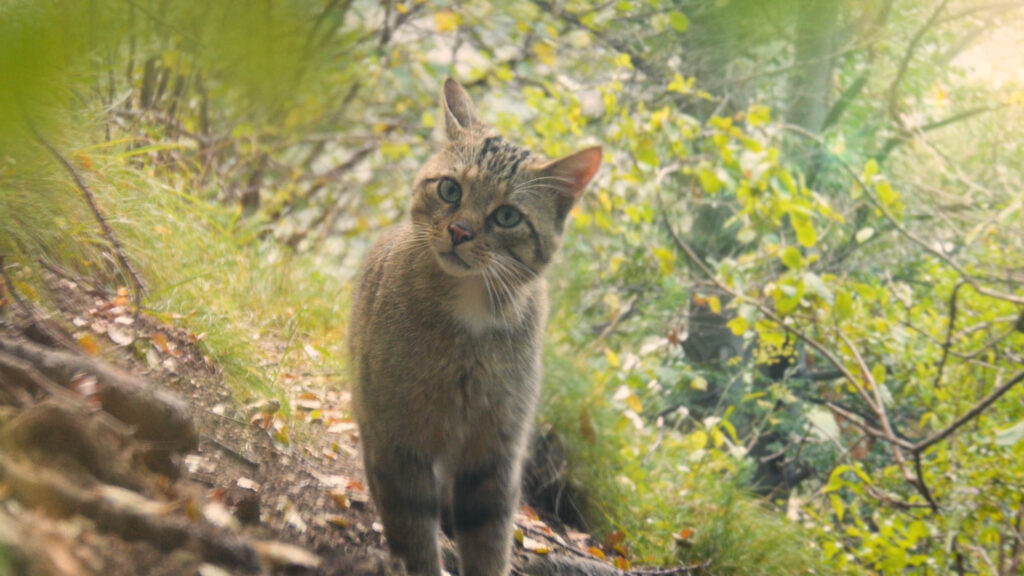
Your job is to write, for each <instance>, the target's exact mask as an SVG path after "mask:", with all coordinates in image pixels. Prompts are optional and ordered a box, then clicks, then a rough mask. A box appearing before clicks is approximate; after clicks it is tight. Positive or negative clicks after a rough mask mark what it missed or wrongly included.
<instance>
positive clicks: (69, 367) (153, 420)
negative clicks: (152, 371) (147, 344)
mask: <svg viewBox="0 0 1024 576" xmlns="http://www.w3.org/2000/svg"><path fill="white" fill-rule="evenodd" d="M0 352H6V353H7V354H8V355H11V356H16V357H18V358H20V359H23V360H25V361H27V362H29V363H31V364H32V365H33V367H34V368H36V369H38V371H39V372H41V373H42V374H44V375H45V376H46V377H48V378H49V379H51V380H53V381H54V382H57V383H58V384H60V385H61V386H64V387H69V386H71V383H72V381H73V379H74V378H75V377H76V376H78V375H79V374H88V375H91V376H94V377H95V378H96V380H97V385H98V397H99V399H100V402H101V404H102V407H103V410H104V411H105V412H107V413H109V414H110V415H111V416H113V417H115V418H117V419H118V420H120V421H121V422H124V423H125V424H128V425H130V426H132V427H134V428H135V430H136V433H137V435H138V437H139V439H141V440H144V441H147V442H150V443H152V444H154V445H157V446H159V447H160V448H162V449H164V450H168V451H180V452H184V451H188V450H193V449H195V448H196V447H197V446H198V435H197V433H196V429H195V424H194V422H193V421H192V416H191V414H190V412H189V409H188V405H187V404H186V403H185V402H184V401H182V400H181V399H180V398H178V397H177V396H175V395H173V394H171V393H169V392H166V391H163V390H159V389H156V388H154V387H153V386H151V385H150V384H149V383H147V382H144V381H142V380H139V379H137V378H135V377H134V376H132V375H131V374H129V373H127V372H125V371H123V370H120V369H118V368H115V367H113V366H111V365H109V364H106V363H105V362H102V361H100V360H96V359H93V358H88V357H85V356H80V355H77V354H73V353H70V352H63V351H59V350H50V349H47V348H43V347H41V346H38V345H36V344H31V343H28V342H16V341H13V340H8V339H5V338H0ZM0 375H3V376H5V377H7V378H12V379H19V380H24V379H25V378H26V376H25V375H24V372H23V371H22V372H21V373H19V371H18V370H17V369H16V368H12V367H11V363H10V362H6V363H0ZM34 382H38V379H35V381H34ZM37 385H38V384H37ZM43 386H45V384H44V385H43ZM47 392H50V393H52V392H53V391H52V390H47Z"/></svg>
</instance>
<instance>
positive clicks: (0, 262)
mask: <svg viewBox="0 0 1024 576" xmlns="http://www.w3.org/2000/svg"><path fill="white" fill-rule="evenodd" d="M0 278H2V279H3V285H4V286H6V287H7V292H8V293H9V294H10V295H11V298H14V301H15V302H17V303H18V306H19V307H21V311H22V312H24V313H25V314H27V315H28V316H32V309H31V308H29V306H28V303H26V302H25V301H24V300H22V299H21V294H19V293H18V291H17V290H16V289H15V288H14V282H11V277H10V276H8V275H7V267H6V266H5V264H4V255H3V254H0Z"/></svg>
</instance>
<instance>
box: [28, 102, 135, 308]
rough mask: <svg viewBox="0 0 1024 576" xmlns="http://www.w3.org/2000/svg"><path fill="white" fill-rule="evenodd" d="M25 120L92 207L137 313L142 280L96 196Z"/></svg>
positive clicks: (62, 157) (72, 168)
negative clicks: (125, 277) (128, 283)
mask: <svg viewBox="0 0 1024 576" xmlns="http://www.w3.org/2000/svg"><path fill="white" fill-rule="evenodd" d="M26 121H27V123H28V127H29V130H31V131H32V135H33V136H34V137H35V139H36V140H37V141H38V142H39V144H41V145H42V146H43V147H44V148H46V149H47V150H48V151H49V152H50V154H52V155H53V157H54V158H56V159H57V160H58V161H59V162H60V163H61V165H63V166H64V169H66V170H67V171H68V173H69V174H71V178H73V179H74V181H75V185H76V186H77V187H78V189H79V190H80V191H81V192H82V195H83V196H85V201H86V202H87V203H88V204H89V208H91V209H92V213H93V216H95V217H96V221H97V222H99V224H100V228H102V229H103V235H104V236H105V237H106V238H107V242H109V243H110V246H111V247H112V248H113V249H114V253H115V254H116V255H117V260H118V262H120V263H121V266H122V267H124V270H125V272H127V273H128V276H129V277H131V280H132V283H133V284H134V288H135V290H134V300H135V313H136V314H138V311H139V310H140V309H141V307H142V296H143V294H145V293H146V286H145V284H143V283H142V280H141V279H139V275H138V274H137V273H136V272H135V268H134V267H133V266H132V264H131V262H129V261H128V257H127V256H125V254H124V249H123V248H122V247H121V242H120V241H118V239H117V236H114V230H113V229H112V228H111V227H110V224H108V223H107V219H106V218H104V216H103V213H102V212H100V209H99V206H97V204H96V197H95V196H94V195H93V193H92V190H90V189H89V187H88V186H86V185H85V181H83V180H82V178H81V176H79V175H78V171H76V170H75V167H74V166H72V165H71V163H70V162H68V161H67V159H66V158H64V156H62V155H61V153H60V152H58V151H57V149H56V148H54V147H53V145H51V144H50V143H49V142H48V141H47V140H46V139H45V138H43V135H42V134H40V133H39V131H38V130H36V127H35V125H33V124H32V122H31V120H29V119H28V118H27V117H26Z"/></svg>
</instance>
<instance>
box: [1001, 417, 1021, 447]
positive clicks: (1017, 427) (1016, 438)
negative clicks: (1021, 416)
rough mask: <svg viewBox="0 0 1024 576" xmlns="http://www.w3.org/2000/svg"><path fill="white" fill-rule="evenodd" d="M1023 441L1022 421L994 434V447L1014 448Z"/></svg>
mask: <svg viewBox="0 0 1024 576" xmlns="http://www.w3.org/2000/svg"><path fill="white" fill-rule="evenodd" d="M1021 440H1024V420H1022V421H1020V422H1018V423H1016V424H1014V425H1013V426H1010V427H1009V428H1003V429H1002V430H999V431H997V432H996V446H1014V445H1016V444H1017V443H1018V442H1020V441H1021Z"/></svg>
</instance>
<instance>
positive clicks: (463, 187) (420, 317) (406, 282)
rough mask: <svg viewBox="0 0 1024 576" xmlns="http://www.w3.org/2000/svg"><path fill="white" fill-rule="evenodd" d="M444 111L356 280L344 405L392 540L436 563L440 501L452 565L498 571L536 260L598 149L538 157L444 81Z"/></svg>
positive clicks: (536, 337)
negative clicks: (396, 214) (427, 152)
mask: <svg viewBox="0 0 1024 576" xmlns="http://www.w3.org/2000/svg"><path fill="white" fill-rule="evenodd" d="M441 108H442V111H443V116H444V129H445V130H444V132H445V135H446V142H445V144H444V145H443V147H442V148H441V149H440V151H438V152H437V153H436V154H435V155H434V156H433V157H432V158H430V159H429V160H428V161H427V162H426V164H425V165H424V166H423V167H422V168H421V169H420V171H419V173H418V174H417V175H416V178H415V180H414V182H413V187H412V198H411V209H410V217H409V219H408V221H406V222H404V223H402V224H400V225H398V226H397V227H395V228H394V229H393V230H392V231H391V232H390V233H389V234H387V235H386V236H385V237H383V238H382V239H381V240H380V241H378V242H377V243H376V245H374V246H373V248H372V249H371V250H370V251H369V253H368V254H367V256H366V259H365V261H364V263H363V265H362V268H361V270H360V273H359V278H358V280H357V283H356V289H355V292H354V296H353V306H352V318H351V323H350V326H349V331H350V332H349V333H350V336H349V350H350V353H351V359H352V364H353V368H354V371H353V372H354V373H353V376H354V382H355V383H354V389H353V405H354V408H355V415H356V420H357V422H358V424H359V430H360V434H361V436H362V441H363V460H364V463H365V467H366V474H367V477H368V479H369V485H370V492H371V494H372V495H373V498H374V501H375V502H376V503H377V507H378V509H379V511H380V514H381V517H382V520H383V523H384V531H385V535H386V536H387V539H388V542H389V546H390V548H391V551H392V553H393V554H394V555H395V556H398V557H399V558H401V559H402V560H403V561H404V563H405V565H406V568H407V569H408V571H409V572H411V573H414V574H426V575H430V576H438V575H440V574H441V561H440V552H439V546H438V526H439V521H440V519H441V515H442V511H444V512H445V513H446V514H450V518H451V520H452V523H453V527H454V532H455V540H456V543H457V545H458V550H459V556H460V563H461V570H460V574H461V575H462V576H485V575H487V576H489V575H501V576H504V575H505V574H507V573H508V571H509V556H510V553H511V544H512V515H513V513H514V512H515V510H516V508H517V506H518V500H519V490H520V476H521V469H522V461H523V457H524V453H525V450H526V445H527V441H528V437H529V434H530V429H531V424H532V421H533V416H534V409H535V407H536V404H537V397H538V393H539V387H540V381H541V348H542V346H541V339H542V337H543V333H544V325H545V321H546V319H545V316H546V314H547V307H548V304H547V293H546V284H545V281H544V278H543V276H542V273H543V271H544V269H545V268H546V267H547V265H548V263H549V262H550V261H551V258H552V257H553V256H554V254H555V252H556V251H557V250H558V246H559V243H560V240H561V235H562V229H563V227H564V225H565V221H566V218H567V216H568V215H569V212H570V210H571V209H572V207H573V205H574V204H575V203H576V201H577V200H578V199H579V197H580V195H581V194H582V193H583V189H584V187H585V186H586V185H587V183H588V182H589V181H590V180H591V178H593V176H594V173H595V172H597V169H598V166H599V165H600V163H601V149H600V148H597V147H595V148H587V149H585V150H582V151H579V152H577V153H575V154H571V155H569V156H566V157H564V158H561V159H559V160H555V161H549V160H547V159H546V158H543V157H541V156H540V155H537V154H533V153H531V152H529V151H528V150H525V149H523V148H520V147H518V146H516V145H514V144H511V143H509V142H508V141H506V140H505V139H503V138H502V137H501V136H500V135H498V134H497V133H496V132H495V131H494V130H492V129H491V128H489V127H488V126H486V125H484V124H483V123H482V122H481V121H480V119H479V118H478V117H477V113H476V111H475V108H474V106H473V103H472V101H471V100H470V98H469V95H468V94H467V93H466V91H465V89H463V87H462V86H461V85H459V83H458V82H456V81H455V80H452V79H450V78H449V79H447V80H446V81H445V83H444V87H443V89H442V93H441ZM447 517H449V516H446V518H447Z"/></svg>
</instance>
